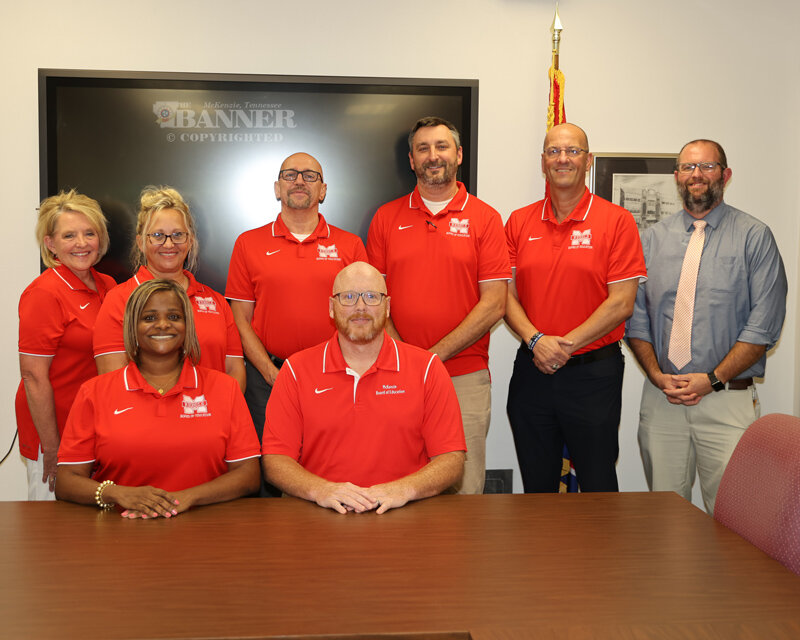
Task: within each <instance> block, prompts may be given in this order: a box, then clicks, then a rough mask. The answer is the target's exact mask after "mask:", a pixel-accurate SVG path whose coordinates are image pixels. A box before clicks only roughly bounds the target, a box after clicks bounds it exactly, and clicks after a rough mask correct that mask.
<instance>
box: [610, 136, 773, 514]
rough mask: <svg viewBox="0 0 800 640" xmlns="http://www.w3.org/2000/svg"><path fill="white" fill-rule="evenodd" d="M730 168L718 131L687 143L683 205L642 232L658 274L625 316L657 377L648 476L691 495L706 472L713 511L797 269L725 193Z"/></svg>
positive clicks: (680, 179) (645, 421)
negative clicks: (686, 288) (681, 329)
mask: <svg viewBox="0 0 800 640" xmlns="http://www.w3.org/2000/svg"><path fill="white" fill-rule="evenodd" d="M731 173H732V172H731V169H730V168H729V167H728V165H727V159H726V157H725V152H724V150H723V149H722V147H721V146H720V145H719V144H718V143H716V142H713V141H711V140H694V141H692V142H689V143H687V144H686V145H685V146H684V147H683V149H681V152H680V154H679V156H678V162H677V165H676V170H675V180H676V183H677V187H678V193H679V194H680V196H681V199H682V201H683V205H684V209H683V210H681V211H679V212H678V213H676V214H674V215H672V216H669V217H667V218H665V219H664V220H662V221H661V222H659V223H658V224H656V225H654V226H652V227H650V228H648V229H646V230H644V231H643V232H642V247H643V249H644V256H645V260H646V262H647V273H648V275H649V278H648V280H647V281H646V282H644V283H642V284H641V285H640V286H639V291H638V294H637V297H636V305H635V307H634V312H633V315H632V316H631V318H630V319H629V320H628V322H627V325H626V339H627V341H628V344H629V345H630V347H631V349H632V350H633V353H634V355H635V356H636V359H637V360H638V361H639V364H640V365H641V366H642V368H643V369H644V371H645V373H646V374H647V378H648V379H647V380H645V383H644V390H643V392H642V403H641V409H640V414H639V447H640V449H641V453H642V461H643V464H644V470H645V476H646V478H647V483H648V486H649V487H650V489H651V490H653V491H676V492H677V493H679V494H680V495H682V496H683V497H684V498H686V499H687V500H691V494H692V485H693V484H694V478H695V473H697V475H698V476H699V477H700V488H701V490H702V494H703V502H704V504H705V508H706V511H708V513H709V514H713V511H714V501H715V499H716V495H717V488H718V487H719V482H720V479H721V478H722V473H723V472H724V470H725V467H726V465H727V464H728V460H729V459H730V457H731V454H732V453H733V450H734V448H735V447H736V444H737V442H738V441H739V438H740V437H741V436H742V434H743V433H744V430H745V429H746V428H747V427H748V426H749V425H750V424H752V422H753V421H754V420H756V419H757V418H758V417H759V415H760V408H759V405H758V396H757V395H756V390H755V387H754V386H753V378H754V377H758V378H760V377H763V376H764V369H765V364H766V353H767V350H768V349H770V348H771V347H773V346H774V345H775V343H776V342H777V341H778V337H779V336H780V332H781V328H782V326H783V320H784V315H785V312H786V290H787V285H786V273H785V271H784V267H783V261H782V260H781V256H780V253H779V251H778V247H777V245H776V243H775V238H774V237H773V235H772V232H771V231H770V229H769V227H767V225H765V224H764V223H762V222H760V221H759V220H757V219H756V218H754V217H752V216H750V215H748V214H746V213H744V212H743V211H739V210H738V209H735V208H733V207H731V206H730V205H728V204H726V203H725V202H724V201H723V191H724V189H725V185H726V184H727V182H728V180H730V178H731ZM696 220H703V221H705V222H706V225H705V228H704V230H703V231H704V234H705V237H704V240H703V248H702V254H701V257H700V266H699V270H698V272H697V283H696V293H695V297H694V309H693V315H692V321H691V354H690V360H689V362H688V364H684V365H683V366H681V367H680V368H677V367H676V366H675V365H674V364H673V362H671V361H670V358H669V353H668V352H669V346H670V335H671V333H672V325H673V314H674V310H675V297H676V293H677V289H678V280H679V278H680V276H681V268H682V265H683V261H684V256H685V255H686V251H687V246H688V244H689V238H690V237H691V236H692V233H693V232H694V222H695V221H696ZM673 359H674V358H673Z"/></svg>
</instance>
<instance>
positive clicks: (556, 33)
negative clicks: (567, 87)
mask: <svg viewBox="0 0 800 640" xmlns="http://www.w3.org/2000/svg"><path fill="white" fill-rule="evenodd" d="M563 29H564V26H563V25H562V24H561V18H560V16H559V15H558V3H556V13H555V15H554V16H553V24H551V25H550V33H551V34H552V40H553V49H552V56H551V61H550V70H549V71H548V77H549V80H550V97H549V100H548V105H547V130H548V131H549V130H550V129H551V128H552V127H554V126H555V125H557V124H562V123H564V122H566V121H567V118H566V114H565V113H564V74H563V73H561V70H560V69H559V57H560V49H561V31H563Z"/></svg>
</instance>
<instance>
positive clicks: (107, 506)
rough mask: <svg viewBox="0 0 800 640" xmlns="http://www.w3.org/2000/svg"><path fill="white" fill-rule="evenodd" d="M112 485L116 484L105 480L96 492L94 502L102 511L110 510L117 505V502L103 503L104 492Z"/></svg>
mask: <svg viewBox="0 0 800 640" xmlns="http://www.w3.org/2000/svg"><path fill="white" fill-rule="evenodd" d="M112 484H114V481H113V480H103V481H102V482H101V483H100V484H99V485H97V489H95V491H94V501H95V502H96V503H97V506H98V507H100V508H101V509H110V508H111V507H113V506H114V505H115V504H116V502H103V491H105V490H106V487H108V486H110V485H112Z"/></svg>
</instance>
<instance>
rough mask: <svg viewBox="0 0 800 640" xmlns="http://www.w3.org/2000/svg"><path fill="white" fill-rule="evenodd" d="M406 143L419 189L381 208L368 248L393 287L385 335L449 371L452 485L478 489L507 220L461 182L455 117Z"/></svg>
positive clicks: (506, 270)
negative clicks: (460, 437) (456, 456)
mask: <svg viewBox="0 0 800 640" xmlns="http://www.w3.org/2000/svg"><path fill="white" fill-rule="evenodd" d="M408 146H409V154H408V157H409V161H410V163H411V168H412V169H413V170H414V172H415V173H416V175H417V187H416V188H415V189H414V191H413V192H412V193H410V194H409V195H407V196H403V197H402V198H398V199H397V200H394V201H393V202H389V203H387V204H385V205H383V206H382V207H381V208H380V209H378V211H377V213H376V214H375V217H374V218H373V220H372V223H371V225H370V228H369V235H368V238H367V252H368V254H369V259H370V262H371V263H372V264H373V265H375V267H377V269H378V270H379V271H380V272H381V273H383V274H384V276H385V277H386V284H387V285H388V287H389V290H390V291H391V292H392V299H393V304H392V318H393V321H390V322H389V325H388V331H389V333H390V334H391V335H392V336H394V337H397V338H401V339H402V340H405V341H406V342H409V343H410V344H413V345H417V346H418V347H422V348H423V349H428V350H429V351H431V352H432V353H435V354H437V355H438V356H439V357H440V358H441V359H442V361H443V362H444V366H445V367H446V368H447V371H448V373H449V374H450V376H451V377H452V381H453V385H454V386H455V389H456V394H457V395H458V402H459V405H460V407H461V417H462V420H463V422H464V433H465V435H466V439H467V458H466V463H465V465H464V476H463V479H462V481H461V482H460V483H459V485H458V486H457V487H456V489H457V491H458V492H459V493H482V492H483V485H484V479H485V474H486V456H485V453H486V434H487V432H488V430H489V421H490V418H491V395H492V392H491V381H490V377H489V329H491V327H492V325H493V324H494V323H495V322H497V321H498V320H500V318H502V317H503V313H504V311H505V301H506V292H507V288H508V280H509V278H510V277H511V268H510V266H509V262H508V251H507V249H506V246H505V239H504V237H503V221H502V219H501V218H500V215H499V214H498V213H497V211H495V210H494V209H492V208H491V207H490V206H488V205H487V204H485V203H484V202H481V201H480V200H478V199H477V198H476V197H475V196H473V195H471V194H469V193H467V190H466V189H465V187H464V185H463V184H462V183H461V182H458V181H457V180H456V174H457V173H458V167H459V165H460V164H461V160H462V153H463V150H462V148H461V142H460V136H459V133H458V130H457V129H456V128H455V127H454V126H453V125H452V124H451V123H449V122H447V120H443V119H441V118H436V117H427V118H422V119H421V120H419V121H418V122H417V123H416V124H415V125H414V127H413V128H412V129H411V133H410V134H409V138H408ZM392 322H393V324H392Z"/></svg>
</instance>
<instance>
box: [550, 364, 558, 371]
mask: <svg viewBox="0 0 800 640" xmlns="http://www.w3.org/2000/svg"><path fill="white" fill-rule="evenodd" d="M550 368H551V369H552V370H553V371H556V370H557V369H558V365H557V364H551V365H550Z"/></svg>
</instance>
